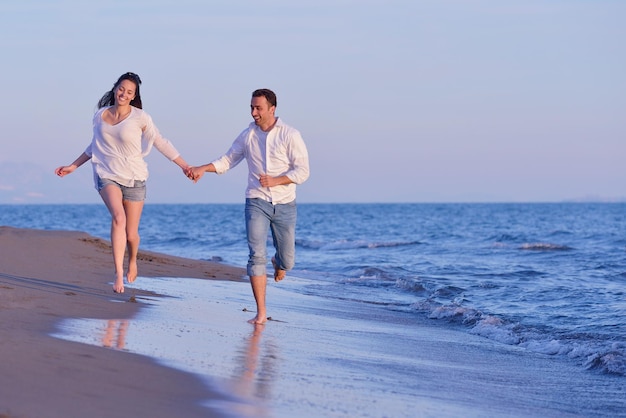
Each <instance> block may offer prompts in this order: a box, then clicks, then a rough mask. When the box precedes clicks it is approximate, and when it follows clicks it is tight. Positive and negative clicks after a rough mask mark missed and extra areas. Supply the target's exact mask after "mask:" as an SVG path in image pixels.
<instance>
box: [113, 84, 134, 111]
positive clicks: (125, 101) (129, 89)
mask: <svg viewBox="0 0 626 418" xmlns="http://www.w3.org/2000/svg"><path fill="white" fill-rule="evenodd" d="M136 89H137V86H136V85H135V83H133V82H132V81H130V80H122V81H121V82H120V84H118V86H117V88H116V89H115V103H116V104H117V105H118V106H126V105H129V104H130V102H131V101H132V100H133V99H134V98H135V90H136Z"/></svg>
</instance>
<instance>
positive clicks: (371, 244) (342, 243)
mask: <svg viewBox="0 0 626 418" xmlns="http://www.w3.org/2000/svg"><path fill="white" fill-rule="evenodd" d="M419 244H421V243H420V242H419V241H389V242H386V241H367V240H345V239H342V240H336V241H331V242H327V241H314V240H296V245H298V246H300V247H302V248H306V249H313V250H320V251H335V250H354V249H360V248H387V247H391V248H393V247H405V246H412V245H419Z"/></svg>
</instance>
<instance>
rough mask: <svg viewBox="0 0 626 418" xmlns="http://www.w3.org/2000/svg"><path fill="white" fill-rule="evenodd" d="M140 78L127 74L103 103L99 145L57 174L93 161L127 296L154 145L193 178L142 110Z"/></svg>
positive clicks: (96, 126)
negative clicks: (149, 159)
mask: <svg viewBox="0 0 626 418" xmlns="http://www.w3.org/2000/svg"><path fill="white" fill-rule="evenodd" d="M140 85H141V79H140V78H139V76H138V75H137V74H134V73H126V74H123V75H122V76H121V77H120V78H119V79H118V80H117V81H116V82H115V84H114V85H113V89H111V91H109V92H107V93H106V94H105V95H104V96H102V98H101V99H100V101H99V102H98V111H97V112H96V114H95V116H94V118H93V139H92V140H91V144H90V145H89V146H88V147H87V149H86V150H85V152H83V153H82V154H81V155H80V156H79V157H78V158H77V159H76V160H75V161H74V162H73V163H72V164H70V165H66V166H61V167H59V168H57V169H56V170H55V173H56V174H57V175H58V176H60V177H63V176H65V175H67V174H70V173H72V172H73V171H74V170H76V169H77V168H78V167H80V166H81V165H83V164H84V163H85V162H87V161H89V160H90V159H91V162H92V166H93V174H94V183H95V187H96V189H97V190H98V192H99V193H100V196H101V197H102V200H103V201H104V204H105V205H106V207H107V209H108V210H109V212H110V213H111V246H112V249H113V261H114V263H115V281H114V283H113V291H114V292H116V293H123V292H124V271H123V270H124V266H123V264H124V253H125V250H126V248H128V271H127V272H126V278H127V280H128V282H129V283H132V282H134V281H135V279H136V278H137V252H138V251H139V219H140V218H141V212H142V210H143V203H144V199H145V197H146V179H147V178H148V168H147V164H146V162H145V161H144V157H145V156H147V155H148V153H149V152H150V150H151V149H152V146H153V145H154V146H155V147H156V149H157V150H159V151H160V152H161V153H162V154H163V155H164V156H165V157H167V158H169V159H170V160H171V161H173V162H174V163H176V164H177V165H178V166H179V167H180V168H182V170H183V173H184V174H185V175H186V176H187V177H189V175H190V170H189V165H188V164H187V163H186V162H185V160H184V159H183V158H182V157H181V156H180V154H179V152H178V151H177V150H176V148H174V146H173V145H172V144H171V143H170V142H169V141H168V140H167V139H165V138H163V137H162V136H161V134H160V133H159V131H158V129H157V128H156V126H155V125H154V123H153V122H152V118H151V117H150V115H148V113H146V112H144V111H143V110H141V109H142V104H141V95H140V94H139V86H140Z"/></svg>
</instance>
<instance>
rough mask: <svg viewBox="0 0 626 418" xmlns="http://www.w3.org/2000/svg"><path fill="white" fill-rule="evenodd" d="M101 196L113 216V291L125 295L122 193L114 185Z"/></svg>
mask: <svg viewBox="0 0 626 418" xmlns="http://www.w3.org/2000/svg"><path fill="white" fill-rule="evenodd" d="M100 196H101V197H102V200H103V201H104V204H105V205H106V207H107V209H108V210H109V213H110V214H111V247H112V249H113V263H114V265H115V281H114V283H113V291H114V292H115V293H124V253H125V252H126V212H125V211H124V205H123V203H122V191H121V190H120V188H119V187H117V186H114V185H107V186H104V188H103V189H102V190H100Z"/></svg>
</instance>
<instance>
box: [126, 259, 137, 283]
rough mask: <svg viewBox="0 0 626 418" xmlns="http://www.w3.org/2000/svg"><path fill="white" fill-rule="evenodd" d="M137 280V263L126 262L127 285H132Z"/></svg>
mask: <svg viewBox="0 0 626 418" xmlns="http://www.w3.org/2000/svg"><path fill="white" fill-rule="evenodd" d="M136 279H137V261H135V262H130V261H129V262H128V271H127V272H126V280H128V283H134V282H135V280H136Z"/></svg>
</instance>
